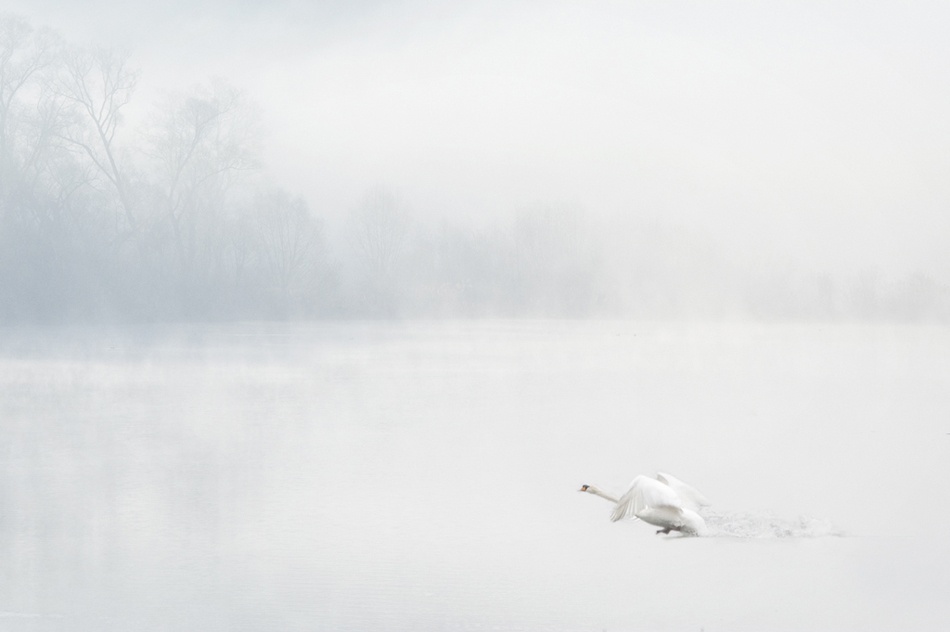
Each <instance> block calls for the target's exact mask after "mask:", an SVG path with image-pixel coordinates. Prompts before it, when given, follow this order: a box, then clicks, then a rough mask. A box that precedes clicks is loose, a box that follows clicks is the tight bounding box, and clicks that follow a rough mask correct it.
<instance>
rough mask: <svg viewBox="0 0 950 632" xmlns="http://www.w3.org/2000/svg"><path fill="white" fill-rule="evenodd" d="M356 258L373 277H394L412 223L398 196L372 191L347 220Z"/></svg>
mask: <svg viewBox="0 0 950 632" xmlns="http://www.w3.org/2000/svg"><path fill="white" fill-rule="evenodd" d="M348 225H349V234H350V238H351V240H352V242H353V245H354V247H355V249H356V252H357V255H358V257H359V259H360V262H361V263H362V265H363V266H364V267H365V268H366V270H367V272H369V274H370V275H371V276H372V277H374V278H378V279H381V278H385V277H388V276H391V275H392V273H393V271H394V268H395V267H396V264H397V263H398V262H399V259H400V257H401V256H402V255H403V252H404V250H405V245H406V236H407V235H408V229H409V221H408V216H407V214H406V212H405V210H404V209H403V208H402V207H401V206H400V204H399V202H398V201H397V199H396V197H395V195H393V194H392V193H391V192H390V191H388V190H386V189H385V188H382V187H376V188H374V189H372V190H370V191H369V192H368V193H367V194H366V196H365V197H364V198H363V201H362V202H361V203H360V205H359V206H357V207H356V208H354V209H353V210H352V211H351V212H350V215H349V220H348Z"/></svg>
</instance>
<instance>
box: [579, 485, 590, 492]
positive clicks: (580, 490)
mask: <svg viewBox="0 0 950 632" xmlns="http://www.w3.org/2000/svg"><path fill="white" fill-rule="evenodd" d="M588 487H590V485H581V488H580V489H579V490H577V491H579V492H586V491H587V488H588Z"/></svg>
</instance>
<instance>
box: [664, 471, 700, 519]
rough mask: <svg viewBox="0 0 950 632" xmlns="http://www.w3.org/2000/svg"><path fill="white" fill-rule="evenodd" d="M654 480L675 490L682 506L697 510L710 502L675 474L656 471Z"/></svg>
mask: <svg viewBox="0 0 950 632" xmlns="http://www.w3.org/2000/svg"><path fill="white" fill-rule="evenodd" d="M656 480H658V481H660V482H661V483H664V484H666V485H667V486H668V487H669V488H670V489H672V490H673V491H674V492H676V495H677V496H679V497H680V500H681V501H682V503H683V506H684V507H686V508H687V509H692V510H693V511H699V510H700V509H701V508H702V507H708V506H709V504H710V502H709V500H708V499H707V498H706V497H705V496H704V495H703V494H702V492H700V491H699V490H698V489H696V488H695V487H693V486H692V485H689V484H687V483H684V482H683V481H681V480H679V479H678V478H676V477H675V476H672V475H670V474H666V473H665V472H657V473H656Z"/></svg>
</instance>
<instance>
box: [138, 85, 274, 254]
mask: <svg viewBox="0 0 950 632" xmlns="http://www.w3.org/2000/svg"><path fill="white" fill-rule="evenodd" d="M258 145H259V140H258V130H257V126H256V112H254V110H253V108H251V107H250V106H249V105H248V104H247V103H246V102H245V100H244V98H243V96H242V95H241V93H240V92H239V91H237V90H235V89H234V88H232V87H230V86H227V85H225V84H223V83H220V82H216V83H212V84H211V85H210V86H206V87H197V88H194V89H193V90H192V91H191V92H190V93H189V94H186V95H174V96H172V97H170V98H169V100H168V102H167V103H166V105H165V107H164V108H162V109H161V110H160V111H159V112H158V113H157V115H156V116H155V119H154V121H153V123H152V125H151V129H150V130H149V134H148V147H147V153H148V155H149V156H150V157H151V158H152V160H153V161H154V163H155V166H156V169H157V179H156V187H157V190H158V195H159V197H160V200H159V201H158V205H159V207H160V209H161V210H160V213H161V215H162V216H163V217H164V219H165V221H167V223H168V225H169V226H170V228H171V231H172V233H173V235H174V242H175V248H176V252H177V254H178V259H179V263H180V265H181V267H182V269H183V270H184V269H185V268H186V267H187V266H188V264H189V263H190V262H191V261H192V259H193V257H194V256H195V252H196V247H197V245H198V243H199V240H200V238H201V235H200V233H201V226H202V225H203V224H204V225H205V226H207V224H208V223H209V222H210V223H212V224H213V223H214V217H213V216H214V214H215V213H216V212H218V211H220V210H221V208H222V207H223V206H224V203H225V196H226V194H227V192H228V190H229V189H230V188H231V186H232V184H233V176H234V175H235V173H237V172H240V171H245V170H249V169H253V168H255V167H256V166H257V164H258V161H257V153H258Z"/></svg>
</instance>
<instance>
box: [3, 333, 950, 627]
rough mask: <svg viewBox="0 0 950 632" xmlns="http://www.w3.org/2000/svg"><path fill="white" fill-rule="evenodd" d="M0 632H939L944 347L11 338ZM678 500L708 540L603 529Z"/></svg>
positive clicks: (760, 336) (768, 339)
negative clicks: (665, 483)
mask: <svg viewBox="0 0 950 632" xmlns="http://www.w3.org/2000/svg"><path fill="white" fill-rule="evenodd" d="M2 345H3V349H2V360H0V415H2V418H0V419H2V424H3V426H2V428H3V444H2V452H0V467H2V477H0V629H4V630H15V631H19V630H90V631H91V630H96V631H100V630H282V631H283V630H318V629H351V630H366V629H390V630H444V629H461V630H488V629H518V630H550V629H554V630H604V629H610V630H617V629H622V630H700V629H704V630H707V631H710V630H800V629H808V630H893V629H907V630H942V629H943V626H944V625H945V624H946V621H947V620H950V605H948V604H947V600H946V595H947V594H948V593H950V570H948V569H947V560H948V559H950V558H948V554H950V546H948V544H947V539H946V536H945V533H944V530H945V525H946V523H947V520H948V519H950V498H948V494H947V487H946V485H947V483H946V482H947V480H950V436H948V435H947V432H950V421H948V419H950V416H948V414H947V412H948V408H950V390H948V388H947V384H948V377H950V336H948V335H947V332H946V331H945V330H944V329H941V328H936V327H933V328H931V327H886V326H854V327H845V326H826V327H821V326H742V327H740V326H727V325H719V326H691V325H663V326H659V325H657V326H651V325H644V324H632V323H615V322H607V323H604V322H601V323H578V322H551V321H549V322H542V321H538V322H517V323H515V322H483V323H468V322H465V323H461V322H457V323H415V324H358V323H357V324H317V325H306V326H304V325H300V326H296V325H273V326H250V325H235V326H226V327H191V328H181V329H171V328H167V329H166V328H160V327H151V328H139V329H134V330H129V331H126V332H124V333H121V334H119V333H103V332H96V331H89V330H77V329H70V330H32V331H28V332H24V331H21V330H6V331H4V335H3V342H2ZM657 469H660V470H664V471H669V472H671V473H674V474H675V475H677V476H679V477H681V478H683V479H684V480H686V481H689V482H690V483H692V484H694V485H696V486H697V487H699V488H700V489H701V490H702V491H703V492H704V493H705V494H706V495H707V496H708V497H709V498H710V499H711V500H712V501H713V503H714V507H713V509H714V510H715V512H716V514H715V516H716V519H717V520H718V524H719V525H720V527H723V528H722V529H720V533H719V537H708V538H678V537H663V536H656V535H654V530H653V529H652V528H650V527H649V526H648V525H644V524H642V523H637V522H633V523H620V524H614V523H611V522H610V521H609V519H608V516H609V513H610V507H609V506H608V504H607V503H606V502H605V501H603V500H602V499H599V498H595V497H593V496H589V495H586V494H578V493H577V491H576V490H577V489H578V487H579V486H580V484H582V483H593V484H597V485H600V486H602V487H604V488H606V489H612V490H614V491H622V490H623V488H624V486H625V484H626V483H627V482H628V481H629V480H630V479H631V478H633V476H635V475H636V474H640V473H644V474H651V473H653V472H654V471H656V470H657Z"/></svg>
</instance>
